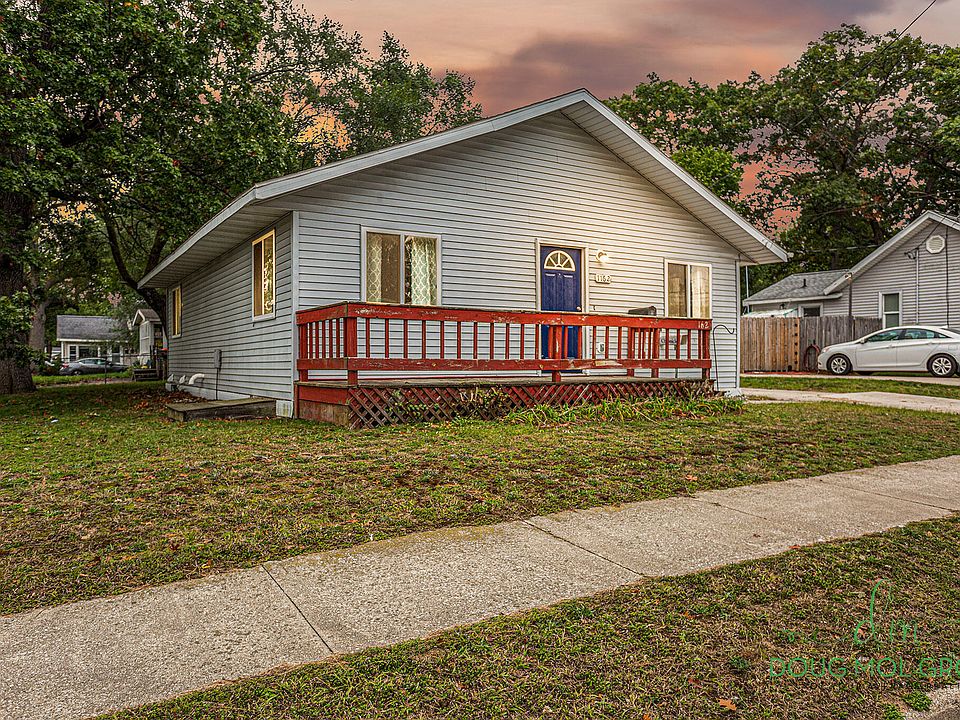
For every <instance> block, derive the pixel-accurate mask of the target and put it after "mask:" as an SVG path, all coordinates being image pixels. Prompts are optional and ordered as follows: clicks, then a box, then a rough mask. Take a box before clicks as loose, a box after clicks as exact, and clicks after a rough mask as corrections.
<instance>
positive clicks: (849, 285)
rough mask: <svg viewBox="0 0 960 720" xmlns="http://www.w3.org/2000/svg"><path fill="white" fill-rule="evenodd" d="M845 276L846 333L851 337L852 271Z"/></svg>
mask: <svg viewBox="0 0 960 720" xmlns="http://www.w3.org/2000/svg"><path fill="white" fill-rule="evenodd" d="M844 277H846V278H847V335H848V336H849V337H850V338H851V339H852V338H853V273H850V272H848V273H847V274H846V275H845V276H844Z"/></svg>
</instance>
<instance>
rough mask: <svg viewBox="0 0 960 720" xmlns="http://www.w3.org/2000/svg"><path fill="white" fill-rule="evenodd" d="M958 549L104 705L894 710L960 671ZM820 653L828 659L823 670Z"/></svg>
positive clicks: (717, 714) (490, 710)
mask: <svg viewBox="0 0 960 720" xmlns="http://www.w3.org/2000/svg"><path fill="white" fill-rule="evenodd" d="M958 546H960V520H958V519H956V518H954V519H949V520H941V521H935V522H927V523H918V524H915V525H911V526H908V527H906V528H900V529H896V530H891V531H889V532H886V533H883V534H881V535H876V536H872V537H867V538H862V539H859V540H856V541H850V542H845V543H834V544H827V545H820V546H816V547H813V548H806V549H802V550H797V551H791V552H788V553H786V554H784V555H780V556H777V557H774V558H768V559H765V560H760V561H754V562H749V563H744V564H741V565H733V566H728V567H726V568H722V569H719V570H714V571H710V572H704V573H699V574H695V575H688V576H686V577H681V578H673V579H658V580H650V581H645V582H641V583H639V584H636V585H633V586H629V587H626V588H621V589H619V590H616V591H613V592H609V593H605V594H602V595H598V596H595V597H592V598H588V599H584V600H579V601H572V602H566V603H562V604H559V605H556V606H554V607H551V608H547V609H543V610H535V611H531V612H527V613H524V614H521V615H516V616H511V617H503V618H498V619H495V620H490V621H487V622H483V623H479V624H476V625H472V626H468V627H464V628H460V629H457V630H453V631H449V632H445V633H442V634H439V635H437V636H434V637H432V638H428V639H424V640H415V641H411V642H406V643H403V644H400V645H395V646H393V647H389V648H382V649H375V650H369V651H365V652H361V653H358V654H354V655H350V656H346V657H342V658H335V659H332V660H329V661H326V662H323V663H319V664H315V665H308V666H304V667H302V668H298V669H295V670H292V671H289V672H285V673H280V674H274V675H269V676H265V677H260V678H255V679H252V680H248V681H243V682H240V683H237V684H233V685H227V686H222V687H217V688H214V689H209V690H203V691H200V692H196V693H192V694H189V695H185V696H183V697H181V698H177V699H174V700H171V701H167V702H164V703H160V704H157V705H153V706H149V707H144V708H140V709H136V710H132V711H127V712H123V713H118V714H116V715H114V716H112V717H113V718H115V719H116V720H121V719H122V720H174V719H179V720H188V719H190V720H240V719H241V718H243V719H244V720H295V719H296V720H301V719H302V720H308V719H319V718H355V717H364V718H439V717H456V718H533V717H537V718H545V717H555V718H600V717H604V718H630V719H636V720H640V719H641V718H646V719H648V720H668V719H669V720H673V719H675V718H697V719H698V720H701V719H713V718H718V719H725V718H739V719H740V720H768V719H771V718H781V719H783V720H786V719H787V718H789V719H790V720H822V718H846V719H850V720H852V719H855V718H859V719H863V720H876V719H878V718H894V717H902V710H903V708H904V707H905V706H906V705H909V706H911V707H916V706H919V705H922V704H923V701H922V699H921V698H922V697H923V696H922V693H921V692H920V691H921V690H930V689H932V688H934V687H936V686H940V685H949V684H952V683H955V682H957V677H958V675H960V660H958V657H957V655H958V653H960V622H958V620H960V587H958V585H957V582H956V578H957V577H958V576H960V553H957V547H958ZM878 583H879V585H878ZM873 588H877V593H876V597H875V603H874V607H875V612H874V615H873V623H874V624H873V626H872V627H873V628H874V629H875V630H876V632H875V634H874V633H871V632H870V630H869V628H870V627H871V626H870V625H869V622H868V619H869V618H870V617H871V615H870V597H871V591H872V590H873ZM899 623H909V624H910V626H911V627H912V626H915V627H916V629H917V632H916V640H914V637H913V635H909V636H908V638H907V639H906V640H905V639H903V637H904V636H903V634H902V633H900V632H898V631H897V632H894V633H893V639H891V635H890V633H889V629H890V628H891V627H893V628H894V629H895V630H897V629H899V628H900V627H902V625H900V624H899ZM861 624H862V627H861V628H860V630H859V632H857V630H858V625H861ZM855 636H856V638H857V639H856V640H855V639H854V638H855ZM792 658H800V659H801V660H796V661H794V662H793V664H792V665H791V666H790V667H792V668H793V674H794V675H801V677H790V676H789V674H788V673H784V672H783V670H784V668H785V664H784V661H785V660H787V659H792ZM830 658H837V660H835V661H834V662H833V665H832V668H833V671H832V672H826V673H822V672H821V670H822V669H823V670H825V669H826V667H825V666H823V664H822V663H823V659H827V661H828V662H829V659H830ZM884 658H892V659H893V660H892V661H891V660H884ZM925 658H929V659H932V662H933V663H934V664H933V665H931V660H925ZM941 658H945V660H944V661H943V663H944V664H943V665H941ZM803 659H807V660H808V665H806V667H811V668H813V672H812V673H808V672H805V669H804V668H805V665H804V660H803ZM811 660H812V663H810V662H809V661H811ZM878 661H879V664H878ZM901 662H902V665H900V664H899V663H901ZM857 663H859V667H860V671H859V672H858V671H857V670H856V668H857V667H858V665H857ZM871 663H872V664H871ZM892 663H897V664H896V666H894V665H893V664H892ZM870 668H872V669H870ZM891 668H893V670H892V675H893V676H892V677H884V675H891ZM901 668H902V670H901ZM941 668H942V669H943V672H942V673H941ZM771 669H772V672H771ZM868 669H869V671H868ZM821 674H825V675H826V676H825V677H816V675H821ZM772 675H773V676H772ZM841 675H842V676H841ZM934 675H935V676H934ZM928 676H929V677H928Z"/></svg>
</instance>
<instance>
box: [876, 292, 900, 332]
mask: <svg viewBox="0 0 960 720" xmlns="http://www.w3.org/2000/svg"><path fill="white" fill-rule="evenodd" d="M880 317H882V318H883V326H884V327H885V328H888V327H897V326H898V325H900V293H898V292H895V293H880Z"/></svg>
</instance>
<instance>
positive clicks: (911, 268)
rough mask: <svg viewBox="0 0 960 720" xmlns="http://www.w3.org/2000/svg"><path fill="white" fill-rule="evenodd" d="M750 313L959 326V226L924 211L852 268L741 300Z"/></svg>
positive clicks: (804, 277) (804, 276)
mask: <svg viewBox="0 0 960 720" xmlns="http://www.w3.org/2000/svg"><path fill="white" fill-rule="evenodd" d="M743 305H744V310H745V311H746V312H747V314H749V315H778V314H779V315H780V316H781V317H784V316H793V317H797V316H800V317H810V316H819V315H848V316H853V317H869V318H879V319H881V320H882V321H883V326H884V327H894V326H896V325H904V324H907V323H914V324H917V325H939V326H944V327H947V326H951V325H957V324H960V220H958V219H957V218H954V217H950V216H948V215H943V214H941V213H937V212H925V213H924V214H923V215H921V216H920V217H918V218H917V219H916V220H914V221H913V222H912V223H910V224H909V225H908V226H907V227H905V228H904V229H903V230H901V231H900V232H898V233H897V234H896V235H894V236H893V237H892V238H890V240H888V241H887V242H886V243H884V244H883V245H881V246H880V247H879V248H877V249H876V250H874V251H873V252H872V253H870V254H869V255H868V256H867V257H865V258H864V259H863V260H861V261H860V262H859V263H857V264H856V265H855V266H853V267H852V268H850V269H849V270H829V271H826V272H813V273H796V274H794V275H790V276H789V277H786V278H784V279H783V280H781V281H780V282H777V283H774V284H773V285H771V286H769V287H766V288H764V289H763V290H761V291H759V292H757V293H754V294H752V295H750V296H749V297H747V298H745V299H744V301H743Z"/></svg>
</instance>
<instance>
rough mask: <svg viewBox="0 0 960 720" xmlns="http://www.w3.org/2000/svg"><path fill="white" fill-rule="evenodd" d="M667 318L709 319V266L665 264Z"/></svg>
mask: <svg viewBox="0 0 960 720" xmlns="http://www.w3.org/2000/svg"><path fill="white" fill-rule="evenodd" d="M666 281H667V317H677V318H709V317H710V266H709V265H693V264H687V263H672V262H668V263H667V272H666Z"/></svg>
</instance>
